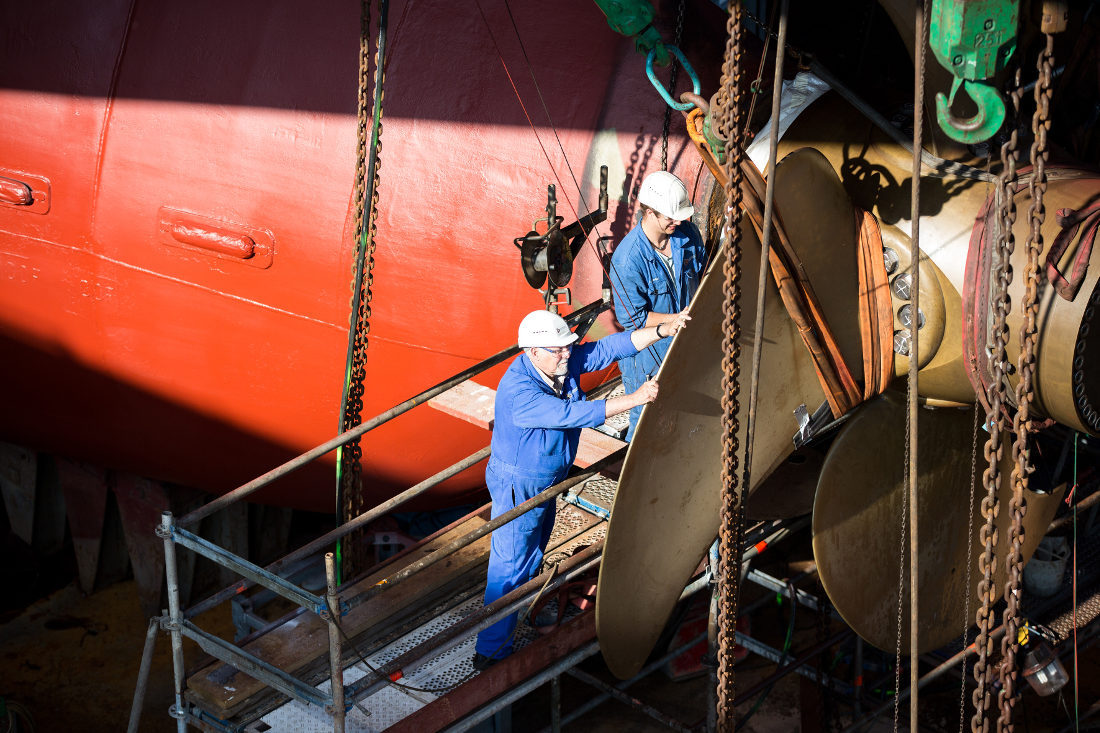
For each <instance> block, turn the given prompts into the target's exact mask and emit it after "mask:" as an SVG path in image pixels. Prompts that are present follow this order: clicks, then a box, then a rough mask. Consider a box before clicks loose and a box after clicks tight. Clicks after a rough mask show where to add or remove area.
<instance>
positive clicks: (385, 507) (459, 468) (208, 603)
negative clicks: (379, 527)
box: [184, 446, 489, 618]
mask: <svg viewBox="0 0 1100 733" xmlns="http://www.w3.org/2000/svg"><path fill="white" fill-rule="evenodd" d="M488 457H489V447H488V446H486V447H485V448H482V449H481V450H479V451H478V452H476V453H473V454H471V455H469V456H466V457H465V458H463V459H462V460H461V461H459V462H458V463H455V464H454V465H452V466H448V467H447V468H445V469H443V470H442V471H440V472H439V473H437V474H435V475H434V476H431V477H430V478H427V479H424V480H423V481H421V482H420V483H418V484H416V485H415V486H412V487H410V488H408V489H406V490H405V491H402V492H401V493H400V494H398V495H397V496H394V497H392V498H390V499H387V500H386V501H384V502H382V503H381V504H379V505H378V506H376V507H374V508H373V509H370V510H368V511H365V512H363V513H362V514H360V515H359V516H358V517H356V518H355V519H352V520H351V521H350V522H347V523H345V524H342V525H340V526H339V527H337V528H336V529H333V530H332V531H330V532H326V533H325V534H323V535H321V536H320V537H318V538H317V539H315V540H313V541H312V542H309V543H307V544H305V545H302V546H301V547H299V548H298V549H297V550H294V551H292V552H289V553H287V554H286V555H284V556H283V557H281V558H280V559H278V560H276V561H275V562H273V563H271V564H270V565H268V566H267V567H266V568H264V570H266V571H267V572H269V573H272V574H276V575H278V574H280V573H282V571H283V570H284V569H285V568H286V567H287V566H288V565H290V564H291V563H293V562H295V561H297V560H300V559H301V558H304V557H308V556H310V555H313V554H315V553H318V552H320V551H321V550H323V549H325V548H326V547H328V546H330V545H332V544H333V543H335V542H336V540H338V539H340V538H341V537H343V536H345V535H347V534H350V533H351V532H354V531H355V530H357V529H359V528H360V527H363V526H366V525H367V524H369V523H370V522H373V521H374V520H375V519H377V518H378V517H380V516H382V515H383V514H388V513H390V512H391V511H393V510H394V509H396V508H397V507H398V506H400V505H401V504H404V503H405V502H407V501H409V500H411V499H414V498H416V497H417V496H420V495H421V494H423V493H424V492H425V491H428V490H429V489H432V488H434V487H435V486H438V485H439V484H441V483H443V482H444V481H446V480H447V479H449V478H451V477H452V476H457V475H458V474H460V473H462V472H463V471H465V470H466V469H468V468H472V467H473V466H476V465H477V464H478V463H480V462H481V461H483V460H485V459H486V458H488ZM251 585H252V583H251V581H248V580H243V581H238V582H236V583H234V584H233V585H230V586H228V587H226V588H223V589H222V590H220V591H218V592H217V593H215V594H214V595H212V596H210V597H209V598H207V599H206V600H204V601H201V602H200V603H197V604H195V605H194V606H192V607H191V608H189V609H188V610H187V611H186V612H185V613H184V616H185V617H186V618H194V617H195V616H197V615H199V614H200V613H203V612H204V611H209V610H210V609H211V608H213V607H214V606H217V605H218V604H219V603H223V602H225V601H227V600H229V599H230V598H232V597H234V596H235V595H237V594H238V593H241V592H243V591H244V590H246V589H248V588H249V587H250V586H251Z"/></svg>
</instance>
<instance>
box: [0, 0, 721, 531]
mask: <svg viewBox="0 0 1100 733" xmlns="http://www.w3.org/2000/svg"><path fill="white" fill-rule="evenodd" d="M359 5H360V4H359V3H355V2H353V3H343V2H333V1H332V0H324V2H322V3H321V4H319V5H317V6H316V8H315V10H316V12H311V13H308V14H305V15H303V14H302V13H301V12H300V10H301V8H300V6H299V5H298V4H297V3H295V2H292V1H288V0H275V1H274V2H257V1H256V0H247V1H246V2H242V3H239V4H235V5H234V6H233V7H232V8H226V7H224V5H223V4H221V3H217V2H210V1H209V0H203V2H200V3H198V4H195V5H191V6H189V7H188V8H187V9H186V10H185V9H183V8H176V7H169V6H162V5H160V4H155V3H154V4H146V3H142V2H136V3H135V2H132V1H131V0H105V1H104V2H98V3H93V4H88V5H81V6H73V5H72V4H70V3H67V2H64V1H62V0H44V1H43V2H36V3H33V4H27V3H13V4H9V5H6V6H5V9H4V13H3V25H4V26H5V27H7V28H18V29H21V31H20V32H19V33H18V34H16V35H15V36H13V37H12V38H10V39H8V41H9V42H8V43H5V44H4V45H3V48H2V49H0V123H2V124H0V126H2V127H3V128H4V129H5V130H10V131H12V133H13V134H11V135H7V136H5V137H4V139H3V140H0V160H2V161H3V169H2V170H0V178H3V179H7V180H10V181H13V182H14V183H12V184H10V186H9V187H10V188H12V189H17V190H15V192H14V193H13V194H12V195H11V196H9V197H8V198H11V199H13V200H14V201H15V202H8V203H5V202H4V201H0V230H2V236H0V275H2V277H3V282H4V288H3V290H2V292H0V312H2V314H3V315H2V316H0V351H2V352H3V353H4V355H5V358H4V360H3V361H2V362H0V379H2V381H3V382H4V383H6V384H22V385H26V386H27V388H25V389H20V390H14V391H13V392H12V393H11V394H9V395H8V396H9V400H10V401H9V403H8V405H7V409H6V410H5V411H4V413H3V415H2V416H0V432H2V433H3V434H4V435H5V436H8V437H9V439H10V440H14V441H17V442H20V443H22V444H25V445H28V446H31V447H34V448H35V449H37V450H43V451H50V452H56V453H58V454H61V455H69V456H73V457H76V458H80V459H83V460H95V461H96V462H98V463H100V464H102V465H105V466H110V467H112V468H118V469H120V470H127V471H130V472H133V473H136V474H139V475H144V476H150V477H154V478H157V479H159V480H165V481H171V482H173V483H178V484H181V485H186V486H193V487H197V488H201V489H204V490H207V491H211V492H215V493H220V492H224V491H226V490H227V489H231V488H233V487H234V486H237V485H239V484H241V483H243V482H244V481H247V480H248V479H249V478H251V477H253V476H256V475H258V474H260V473H261V472H263V471H265V470H267V469H268V468H270V467H271V466H275V465H278V464H280V463H282V462H284V461H286V460H287V459H288V458H290V457H292V456H294V455H296V454H298V453H300V452H301V451H303V450H307V449H308V448H309V447H311V446H313V445H316V444H318V443H320V442H321V441H323V440H326V439H327V438H329V437H331V436H332V435H333V433H334V431H335V429H336V426H337V424H338V422H339V414H338V412H339V396H340V386H341V384H342V380H343V376H344V375H343V365H344V364H343V362H344V359H343V357H344V354H345V351H346V348H347V329H348V311H349V303H348V301H349V292H348V281H349V280H350V273H351V269H352V268H351V264H352V257H353V254H352V253H353V251H354V247H355V241H354V240H355V226H354V221H355V205H354V197H355V193H354V192H355V178H356V176H355V170H354V164H353V163H352V161H353V160H354V159H355V149H356V143H357V118H356V114H355V113H356V100H355V92H354V91H353V90H354V89H355V88H356V75H357V56H358V50H359V49H358V41H359V36H360V25H359V11H360V8H359ZM375 7H376V6H375ZM407 8H408V6H405V5H403V4H402V5H398V6H396V12H397V13H400V15H395V16H394V18H393V20H394V21H399V22H393V23H391V25H392V26H393V37H392V43H391V44H390V52H388V53H387V57H388V60H389V61H390V63H388V64H386V67H387V68H386V69H385V73H386V91H387V94H386V100H385V101H386V109H385V121H386V138H388V139H389V140H390V141H389V142H387V143H386V150H385V155H384V159H385V166H384V169H383V177H384V178H386V182H385V183H384V185H383V187H382V188H381V189H379V196H380V198H379V207H378V211H379V216H378V217H377V221H376V224H377V228H378V241H379V242H380V243H383V242H384V243H385V246H380V247H379V251H378V253H377V255H376V270H375V274H376V276H377V284H376V286H375V288H374V291H375V292H374V295H375V300H374V304H373V313H372V314H371V319H370V320H371V334H370V336H371V341H372V343H371V347H370V348H371V351H372V352H373V353H372V355H371V363H370V365H369V367H367V374H366V377H365V378H366V380H367V384H368V390H367V394H366V395H365V402H364V411H363V412H364V415H373V414H377V413H379V412H381V411H383V410H385V409H387V408H388V407H390V406H391V405H393V404H396V403H398V402H399V401H401V400H402V399H404V398H405V397H407V396H409V395H412V394H416V393H417V392H418V391H420V389H421V388H422V387H423V385H424V384H430V383H434V382H435V381H438V380H439V379H442V378H444V377H445V376H447V375H449V374H453V373H456V372H458V371H460V370H462V369H463V368H465V367H466V366H468V365H470V364H472V363H474V362H475V361H476V360H477V359H478V358H480V356H481V355H483V354H485V353H487V352H491V351H494V350H496V349H497V348H500V347H503V346H505V345H507V344H508V343H511V342H512V341H513V339H514V333H515V330H514V329H515V324H516V323H518V321H519V319H520V318H521V317H522V315H523V314H524V313H525V312H527V311H529V310H530V309H531V308H533V307H536V305H537V303H538V302H539V297H538V295H537V294H536V293H534V292H532V291H531V290H529V289H528V288H527V287H526V286H525V285H523V284H522V282H520V281H519V280H517V273H516V254H515V249H514V247H513V246H512V244H511V240H512V238H513V237H514V235H515V232H517V231H526V230H527V229H528V228H529V227H530V224H531V221H530V217H531V211H532V207H531V199H530V193H531V192H532V191H538V190H545V184H546V181H547V179H548V177H551V176H553V175H554V174H555V173H557V174H559V175H560V176H561V177H562V183H560V184H559V185H558V197H559V205H560V206H561V207H563V208H565V207H567V206H569V207H575V208H577V209H583V208H584V201H589V202H591V201H594V200H595V197H596V194H597V192H598V190H599V185H598V171H599V167H600V165H601V164H607V165H608V166H609V167H610V169H611V171H612V173H611V177H610V180H609V189H610V190H611V191H612V192H615V193H617V192H619V191H622V192H624V193H623V194H622V195H621V196H615V195H614V193H613V197H612V200H611V202H610V204H611V205H610V210H609V213H610V216H611V220H612V221H611V223H610V225H609V226H605V227H602V228H601V231H600V232H599V233H600V234H601V235H608V234H611V235H612V236H613V237H614V238H615V239H616V240H617V239H618V238H620V237H621V236H622V235H623V234H625V233H626V231H627V230H628V229H629V227H630V223H629V219H630V212H631V209H632V207H633V197H632V196H631V195H630V194H629V191H630V188H631V186H632V185H633V184H634V183H635V182H636V181H637V180H640V179H641V178H642V177H643V176H644V175H645V173H647V172H651V171H653V170H655V169H657V168H658V166H659V161H658V155H656V154H653V153H659V148H660V141H659V137H660V134H661V129H662V113H663V108H664V104H663V102H662V101H661V99H660V98H659V97H658V96H657V95H655V94H654V93H653V89H652V87H650V86H649V85H648V84H646V83H645V81H644V78H641V77H640V76H639V74H638V73H637V69H636V68H635V67H633V66H632V65H631V63H630V61H631V60H632V59H633V56H634V53H635V52H634V50H633V47H632V44H630V43H629V42H628V41H626V40H625V39H621V38H619V37H618V36H616V34H615V33H614V32H613V31H612V30H611V29H610V28H608V26H607V24H606V22H605V21H604V20H603V18H602V16H601V13H600V11H599V9H598V8H597V7H596V6H595V5H594V4H593V3H592V2H590V0H563V2H560V3H555V6H554V12H553V13H549V14H547V13H546V12H545V9H544V8H540V7H538V6H535V5H526V4H520V5H516V4H515V3H513V4H512V10H513V12H514V15H515V21H516V27H517V28H518V33H519V35H520V39H519V40H518V41H517V39H516V38H515V33H514V32H513V29H512V27H511V25H510V23H509V21H508V18H507V15H506V14H504V13H503V4H502V3H501V2H499V0H496V1H495V2H494V3H493V4H492V5H491V6H487V7H486V11H487V15H488V21H487V22H483V20H482V18H481V16H480V14H479V13H478V9H477V7H476V6H475V5H474V4H459V5H457V6H454V7H442V6H441V7H436V8H431V9H430V10H429V11H426V12H417V11H415V9H414V10H411V11H410V12H404V11H405V10H406V9H407ZM720 13H721V11H720V10H719V9H718V8H709V9H706V12H705V13H703V14H695V13H688V14H687V17H686V18H685V28H684V33H685V37H687V38H691V37H695V36H696V35H697V31H698V30H699V29H700V28H702V27H705V25H704V24H705V23H707V22H709V20H710V19H713V18H714V17H715V16H718V15H720ZM376 17H377V16H376ZM90 28H94V29H95V32H94V33H89V32H88V29H90ZM398 28H399V32H398ZM376 29H377V25H375V27H374V28H372V29H371V30H372V33H373V32H374V31H376ZM490 32H492V33H493V34H494V35H496V36H497V37H498V38H500V39H501V40H502V44H501V53H502V56H503V60H504V61H506V62H507V63H508V64H509V65H511V66H512V73H513V76H514V77H516V79H517V87H518V93H519V95H520V96H521V98H522V100H523V101H524V103H526V104H527V105H528V107H530V106H531V103H532V101H535V103H536V104H537V100H536V97H535V92H534V89H533V86H532V81H531V80H530V79H529V78H527V77H528V75H527V74H526V72H524V73H522V74H519V75H517V74H516V71H517V69H516V68H515V64H517V63H519V64H522V63H523V62H522V56H521V54H520V49H521V47H520V45H519V44H520V43H522V50H523V51H524V53H525V54H526V57H527V58H529V60H530V63H531V64H532V68H533V69H534V73H535V74H536V75H537V84H538V88H539V90H540V92H541V93H542V94H543V95H545V99H546V100H547V101H548V103H549V104H550V105H551V107H552V110H553V119H552V123H553V125H554V127H555V130H554V132H555V134H556V137H557V139H558V140H560V143H561V148H560V150H559V149H558V148H556V147H554V149H553V150H551V151H550V156H551V160H550V161H547V160H546V157H545V155H544V151H543V148H542V147H541V145H540V139H541V141H543V142H545V140H546V135H547V134H548V132H549V130H548V123H547V120H545V118H543V117H541V115H540V117H539V118H538V119H536V121H535V124H536V129H535V130H534V131H533V130H532V129H531V127H530V126H529V125H528V122H527V119H526V118H525V117H524V114H523V109H522V108H521V107H520V105H519V104H517V100H516V96H517V91H516V90H514V89H513V88H512V85H511V83H510V82H509V80H508V77H507V76H506V75H505V74H504V72H503V69H502V66H501V61H502V58H500V57H498V56H497V54H496V53H495V52H494V48H493V44H492V42H491V40H490V37H489V34H490ZM698 42H699V43H701V44H706V45H709V46H714V45H717V44H719V43H720V40H719V41H708V40H707V39H706V37H705V36H703V37H702V39H701V40H700V41H698ZM563 44H564V45H563ZM442 48H447V49H450V51H449V53H448V61H449V67H448V69H447V70H449V71H451V72H453V73H443V72H444V71H447V70H444V69H441V66H440V64H439V63H438V61H437V60H436V56H437V55H438V54H437V52H438V50H439V49H442ZM719 53H720V50H719ZM717 64H718V60H717V58H715V59H714V60H713V61H712V62H710V63H708V64H705V66H706V67H709V68H703V66H704V64H703V63H700V73H701V74H702V75H703V78H704V80H706V79H708V77H715V76H716V66H717ZM180 69H187V70H188V72H187V73H186V74H180ZM368 86H369V85H368ZM560 100H569V101H568V103H567V104H559V103H558V101H560ZM651 136H652V138H651ZM683 140H684V134H683V132H682V130H676V129H674V130H672V132H671V134H670V136H669V145H670V154H669V161H670V168H671V169H672V171H673V172H674V173H677V174H678V175H680V177H681V178H683V179H685V180H692V179H693V177H694V175H695V169H696V166H697V165H698V159H697V158H695V157H694V156H693V155H691V154H686V155H685V154H681V149H682V148H681V146H682V144H683ZM502 151H504V152H502ZM632 156H634V158H633V160H632ZM153 158H155V159H156V160H158V161H159V163H158V165H150V164H149V161H150V160H151V159H153ZM566 159H567V160H568V163H569V166H568V168H571V169H572V172H573V174H574V175H575V177H576V181H577V182H576V183H575V184H574V183H573V182H572V180H571V178H570V176H569V170H568V169H567V167H566V165H565V162H566ZM385 171H390V172H391V174H392V175H390V176H387V175H385ZM47 178H48V181H47ZM28 188H29V189H30V196H31V199H32V203H30V204H29V205H28V204H24V203H18V202H22V201H24V200H25V199H26V190H27V189H28ZM475 190H476V191H478V192H479V193H478V194H477V195H476V196H475V195H472V194H473V192H474V191H475ZM58 192H62V195H59V194H58ZM47 203H48V204H49V207H48V211H46V210H45V209H44V208H42V207H44V206H45V204H47ZM169 209H170V210H171V211H172V212H174V213H173V216H175V215H176V213H178V217H177V219H175V220H172V221H170V222H169V223H168V225H167V226H166V227H165V230H164V231H162V229H161V223H162V221H163V218H164V217H162V213H163V212H165V211H167V210H169ZM429 210H430V211H431V214H430V215H425V212H426V211H429ZM563 213H564V212H563ZM572 213H573V212H572V211H570V214H572ZM579 213H581V214H583V213H584V212H583V211H580V212H579ZM184 219H188V220H189V221H191V224H187V225H185V222H184V221H183V220H184ZM471 219H478V220H480V221H481V222H482V223H481V225H480V226H479V229H478V231H477V233H476V234H471V235H470V236H465V235H463V236H458V235H456V232H455V230H454V229H453V227H450V226H441V225H440V222H445V221H446V222H454V221H460V220H471ZM195 222H199V223H201V226H192V224H195ZM241 229H247V230H248V231H241ZM252 230H259V231H266V232H270V234H271V237H270V240H269V241H268V240H264V239H263V237H261V236H259V235H256V234H255V233H254V232H253V231H252ZM172 232H174V234H173V233H172ZM176 236H179V237H180V238H182V239H183V240H184V242H180V241H179V239H177V238H176ZM245 237H247V238H248V239H251V240H252V242H253V244H252V245H249V244H248V242H247V241H246V240H245ZM269 245H270V246H269ZM250 246H251V247H252V248H253V249H252V255H251V256H244V257H242V256H241V255H247V253H248V250H249V247H250ZM211 247H212V249H211ZM266 257H270V266H268V267H259V266H257V263H259V262H260V261H261V260H262V259H264V258H266ZM595 258H596V255H595V253H594V252H592V251H590V250H589V248H588V247H585V250H584V251H583V252H582V253H581V254H580V256H579V257H578V259H577V260H576V269H577V272H576V274H575V275H574V277H573V279H572V281H571V287H572V288H573V298H574V302H588V301H590V300H592V299H593V298H594V297H598V296H599V294H600V291H601V289H602V273H601V272H600V268H599V267H598V266H597V263H596V261H595ZM456 293H457V294H459V295H457V296H456V295H455V294H456ZM443 313H446V314H447V318H443V317H441V314H443ZM445 322H446V323H445ZM600 328H601V329H602V330H603V331H604V332H606V331H608V330H610V329H612V328H613V326H612V322H611V319H610V318H609V317H604V318H603V319H602V322H601V324H600ZM498 374H499V372H498ZM59 384H63V385H66V386H67V387H66V389H62V390H58V389H55V388H54V387H55V386H56V385H59ZM370 385H375V386H374V388H370ZM73 395H80V397H81V399H79V400H76V399H73V397H72V396H73ZM153 429H155V430H156V431H157V432H158V434H159V439H158V440H157V441H155V442H152V441H150V440H149V434H150V431H151V430H153ZM425 434H435V435H439V434H446V436H447V439H446V440H436V441H424V440H422V439H421V436H423V435H425ZM485 439H486V436H485V433H484V431H483V430H481V429H479V428H477V427H475V426H473V425H469V424H464V423H461V422H459V421H456V420H453V419H451V418H449V417H445V416H443V415H441V414H439V413H438V412H433V411H422V412H418V413H417V414H415V415H410V416H408V417H407V418H406V419H404V420H402V421H400V422H398V423H394V424H393V425H391V426H389V427H388V428H387V429H386V430H385V431H382V432H379V433H378V434H376V435H374V436H372V437H371V438H370V441H369V446H366V457H365V458H364V464H365V474H364V475H365V476H367V477H368V478H369V481H368V482H367V485H368V491H369V492H371V496H370V499H371V501H369V502H368V505H369V504H373V503H375V502H376V501H380V500H382V499H384V498H386V497H388V496H389V495H391V494H392V493H393V491H395V490H399V489H400V488H401V487H404V486H409V485H411V484H413V483H415V482H416V481H417V480H419V478H420V477H421V476H422V475H424V474H425V473H432V472H434V471H437V470H439V469H442V468H443V467H445V466H447V465H449V464H451V463H453V462H454V461H455V460H458V459H459V458H460V457H461V456H463V455H467V454H469V453H470V452H472V451H474V450H476V449H477V448H478V447H480V445H481V444H483V443H484V441H485ZM197 455H202V456H203V460H195V456H197ZM332 467H333V458H332V457H327V458H326V459H325V460H324V461H323V462H321V463H319V464H318V465H317V466H316V467H315V468H311V469H307V470H306V471H304V472H302V473H300V474H298V475H295V476H292V477H287V479H286V481H285V483H283V484H280V485H279V486H277V487H272V489H270V490H269V491H268V492H267V493H266V495H265V496H264V497H263V501H265V502H272V503H285V504H287V505H293V506H296V507H300V508H309V509H313V510H326V511H327V510H330V509H331V507H332V502H333V499H332V495H331V494H332V492H322V491H317V490H316V487H317V486H318V485H320V484H321V483H324V482H330V481H331V475H332ZM479 483H480V479H479V478H476V477H473V476H469V477H467V476H463V477H457V478H456V479H455V480H454V481H452V482H450V483H448V484H446V485H442V486H440V487H438V488H437V489H436V490H435V491H434V492H433V493H434V494H435V497H436V503H438V502H439V501H440V500H450V501H456V502H460V501H463V500H465V499H466V498H467V497H468V496H469V495H470V494H472V493H473V492H475V491H477V490H478V489H479ZM429 501H430V499H428V498H426V499H425V500H424V503H428V502H429Z"/></svg>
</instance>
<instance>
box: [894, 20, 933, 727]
mask: <svg viewBox="0 0 1100 733" xmlns="http://www.w3.org/2000/svg"><path fill="white" fill-rule="evenodd" d="M930 8H931V3H929V2H926V1H925V0H918V2H917V7H916V9H915V13H916V16H915V18H914V21H915V25H916V48H917V49H918V50H917V53H916V62H917V63H916V68H915V69H914V73H913V169H912V178H911V179H910V180H911V181H912V184H913V185H912V199H911V209H910V219H911V221H912V222H913V224H912V231H911V232H910V253H911V262H910V266H909V278H910V282H911V283H912V285H911V290H910V292H911V293H912V295H913V317H912V319H911V321H910V324H909V344H910V345H909V381H908V383H907V385H906V396H907V398H908V399H907V400H906V423H905V461H906V464H907V465H906V470H907V472H908V475H907V478H906V482H905V483H906V487H907V489H908V493H909V730H913V731H915V730H919V727H918V725H917V707H918V701H917V697H918V695H917V691H918V688H917V682H918V679H919V677H920V664H919V663H918V660H919V657H918V655H917V650H918V648H919V647H920V643H919V638H920V594H919V592H918V591H919V582H920V573H919V569H920V568H919V558H920V546H919V541H920V535H919V533H918V529H919V525H918V518H919V516H920V504H919V502H918V501H917V498H918V497H917V489H918V488H919V487H918V479H919V477H920V473H919V471H918V470H917V469H918V458H919V453H918V441H917V436H918V432H917V415H918V414H919V409H918V406H917V397H918V395H919V393H920V392H919V390H918V388H917V374H918V372H919V371H920V349H919V347H918V342H919V336H920V313H921V311H920V173H921V151H922V150H923V140H922V137H923V133H924V76H925V73H924V70H925V56H926V51H927V49H928V17H929V10H930ZM899 585H900V584H899Z"/></svg>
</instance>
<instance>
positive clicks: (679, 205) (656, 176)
mask: <svg viewBox="0 0 1100 733" xmlns="http://www.w3.org/2000/svg"><path fill="white" fill-rule="evenodd" d="M638 203H640V204H645V205H646V206H648V207H649V208H651V209H653V210H654V211H656V212H657V213H658V214H664V215H665V216H667V217H668V218H670V219H675V220H677V221H684V220H685V219H689V218H691V215H692V214H694V213H695V207H693V206H692V205H691V199H690V198H689V197H688V190H687V186H685V185H684V182H683V181H681V180H680V179H679V178H677V177H676V176H674V175H672V174H671V173H669V172H668V171H656V172H654V173H650V174H649V175H648V176H646V177H645V180H644V181H642V188H641V190H640V191H638Z"/></svg>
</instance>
